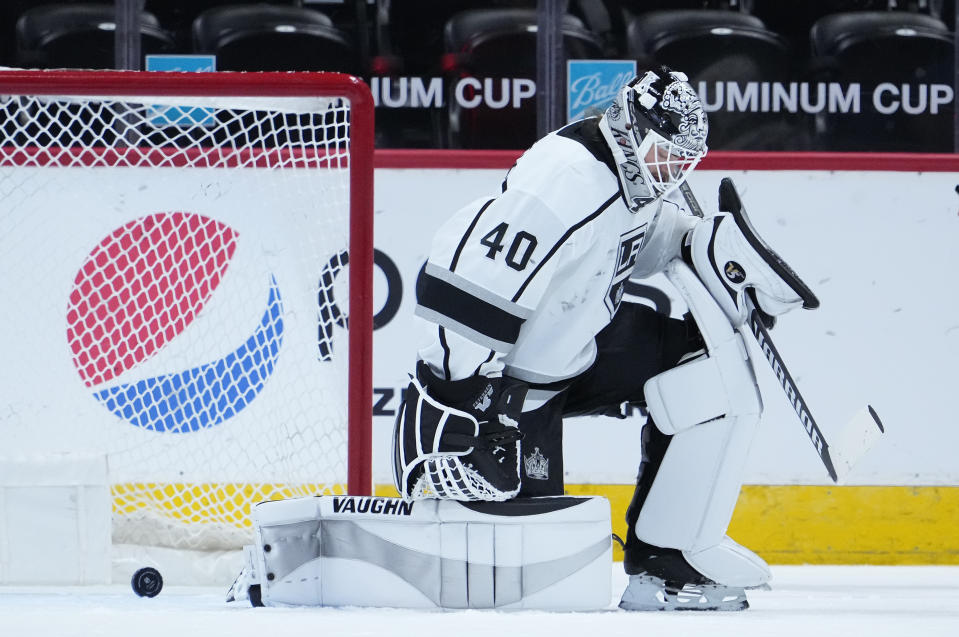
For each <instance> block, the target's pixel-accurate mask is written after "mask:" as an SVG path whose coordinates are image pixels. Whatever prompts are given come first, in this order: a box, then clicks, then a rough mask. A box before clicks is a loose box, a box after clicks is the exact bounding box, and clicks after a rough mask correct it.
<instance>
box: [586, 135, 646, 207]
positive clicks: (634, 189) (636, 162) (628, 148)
mask: <svg viewBox="0 0 959 637" xmlns="http://www.w3.org/2000/svg"><path fill="white" fill-rule="evenodd" d="M599 130H600V132H601V133H602V134H603V137H604V138H605V139H606V144H607V145H608V146H609V148H610V150H611V151H612V153H613V161H614V163H615V164H616V172H617V177H618V179H619V184H620V187H621V188H622V191H623V199H624V200H625V202H626V207H627V208H629V210H630V212H636V211H638V210H639V209H640V208H642V207H643V206H645V205H646V204H648V203H650V202H651V201H653V200H654V199H656V196H657V195H656V191H655V190H654V189H653V188H652V185H651V183H650V182H649V171H648V169H645V163H644V162H643V158H642V157H640V156H639V155H638V154H637V153H638V149H637V147H636V145H635V142H634V141H633V139H634V138H633V135H632V133H630V132H629V131H627V130H624V129H623V128H620V127H619V126H618V125H610V123H609V121H608V118H607V117H602V118H600V120H599Z"/></svg>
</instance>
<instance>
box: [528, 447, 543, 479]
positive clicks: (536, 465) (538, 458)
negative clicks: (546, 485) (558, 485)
mask: <svg viewBox="0 0 959 637" xmlns="http://www.w3.org/2000/svg"><path fill="white" fill-rule="evenodd" d="M523 467H524V468H525V469H526V477H527V478H532V479H534V480H549V460H548V459H547V458H546V456H544V455H543V454H542V453H540V451H539V447H534V448H533V453H531V454H529V455H528V456H524V457H523Z"/></svg>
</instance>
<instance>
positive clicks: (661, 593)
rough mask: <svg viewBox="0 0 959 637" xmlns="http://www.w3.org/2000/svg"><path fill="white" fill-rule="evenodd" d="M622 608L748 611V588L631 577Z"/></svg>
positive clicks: (620, 604)
mask: <svg viewBox="0 0 959 637" xmlns="http://www.w3.org/2000/svg"><path fill="white" fill-rule="evenodd" d="M619 607H620V608H622V609H623V610H646V611H649V610H727V611H728V610H746V609H747V608H749V602H748V601H747V600H746V591H745V590H744V589H743V588H738V587H736V586H723V585H722V584H715V583H714V584H683V585H682V586H681V587H680V586H678V585H675V584H671V583H669V582H666V581H664V580H663V579H661V578H659V577H656V576H655V575H649V574H639V575H630V576H629V585H628V586H627V587H626V591H625V592H624V593H623V598H622V600H620V602H619Z"/></svg>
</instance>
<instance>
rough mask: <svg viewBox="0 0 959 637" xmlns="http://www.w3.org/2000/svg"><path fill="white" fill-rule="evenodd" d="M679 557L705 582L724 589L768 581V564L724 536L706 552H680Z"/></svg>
mask: <svg viewBox="0 0 959 637" xmlns="http://www.w3.org/2000/svg"><path fill="white" fill-rule="evenodd" d="M683 557H685V558H686V561H687V562H689V564H690V565H691V566H692V567H693V568H695V569H696V570H697V571H699V572H700V573H702V574H703V575H705V576H706V577H708V578H709V579H711V580H713V581H714V582H720V583H722V584H726V585H727V586H741V587H743V588H755V587H757V586H762V585H763V584H765V583H767V582H768V581H769V580H770V579H772V571H770V570H769V564H766V562H765V560H763V558H761V557H759V556H758V555H756V554H755V553H753V552H752V551H750V550H749V549H747V548H746V547H745V546H742V545H741V544H737V543H736V542H734V541H733V539H732V538H730V537H729V536H728V535H727V536H724V537H723V539H722V540H720V542H719V544H716V545H714V546H711V547H709V548H707V549H703V550H701V551H696V552H692V551H683Z"/></svg>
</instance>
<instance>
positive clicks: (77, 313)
mask: <svg viewBox="0 0 959 637" xmlns="http://www.w3.org/2000/svg"><path fill="white" fill-rule="evenodd" d="M238 241H239V234H238V233H237V232H236V231H235V230H234V229H232V228H231V227H229V226H228V225H226V224H224V223H222V222H219V221H216V220H214V219H210V218H207V217H204V216H201V215H198V214H193V213H188V212H164V213H154V214H150V215H147V216H145V217H141V218H139V219H136V220H134V221H131V222H129V223H127V224H125V225H123V226H121V227H120V228H117V229H116V230H114V231H113V232H112V233H110V234H109V235H108V236H106V237H105V238H104V239H103V240H102V241H100V243H99V244H98V245H97V246H96V247H95V248H94V249H93V251H92V252H90V254H89V255H88V257H87V258H86V260H85V261H84V262H83V264H82V266H81V267H80V270H79V271H78V272H77V275H76V278H75V279H74V285H73V289H72V291H71V293H70V297H69V302H68V309H67V341H68V343H69V346H70V351H71V355H72V359H73V364H74V366H75V367H76V369H77V373H78V374H79V376H80V379H81V380H82V381H83V382H84V383H85V384H86V386H87V387H89V388H91V390H92V391H93V396H94V397H95V398H96V399H97V400H98V401H99V402H101V403H102V404H103V405H104V406H105V407H106V408H107V409H109V410H110V411H111V412H113V413H114V414H115V415H116V416H118V417H120V418H122V419H123V420H125V421H127V422H129V423H130V424H132V425H135V426H137V427H141V428H144V429H147V430H151V431H158V432H174V433H189V432H195V431H199V430H202V429H206V428H209V427H212V426H215V425H218V424H220V423H222V422H224V421H225V420H228V419H229V418H232V417H233V416H235V415H236V414H237V413H238V412H240V411H241V410H242V409H244V408H245V407H246V406H247V405H249V404H250V403H251V402H252V401H253V400H254V399H255V398H256V396H257V395H258V394H259V393H260V391H261V390H262V389H263V387H264V385H265V384H266V381H267V380H268V379H269V377H270V375H271V374H272V373H273V369H274V366H275V364H276V360H277V358H278V356H279V352H280V347H281V345H282V342H283V302H282V298H281V295H280V290H279V287H278V286H277V283H276V279H275V278H274V277H273V276H272V275H271V276H270V282H269V293H268V297H267V299H266V308H265V309H264V311H263V313H262V315H261V318H260V320H259V323H258V324H257V326H256V328H255V330H254V332H253V334H252V335H250V336H249V338H247V339H246V340H245V341H244V342H241V343H238V344H237V346H236V347H235V348H233V349H232V351H230V352H229V353H227V354H226V355H224V356H220V357H218V358H216V359H215V360H210V361H205V362H202V363H200V364H199V365H196V366H193V367H190V368H188V369H183V370H179V371H173V372H170V373H163V374H159V375H154V376H150V377H147V378H139V379H136V380H130V381H129V382H124V380H125V379H124V375H126V374H128V373H129V372H131V370H134V369H136V368H137V367H138V366H140V365H142V364H144V363H145V362H147V361H148V360H150V359H153V358H154V357H156V356H157V355H158V354H159V353H160V352H161V351H162V350H163V348H164V347H165V346H167V345H168V344H170V343H172V342H173V341H174V340H175V339H177V338H178V337H182V335H183V333H184V332H185V331H187V330H188V329H189V328H190V326H191V325H193V324H194V322H195V319H196V318H197V316H198V314H199V313H200V312H201V311H202V310H203V308H204V307H205V306H206V305H207V303H208V302H209V301H210V299H211V298H212V297H213V295H214V292H215V291H216V290H217V288H219V287H220V285H221V283H222V281H223V279H224V276H225V275H226V273H227V271H228V269H229V267H230V263H231V261H232V259H233V257H234V254H235V253H236V248H237V245H238Z"/></svg>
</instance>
